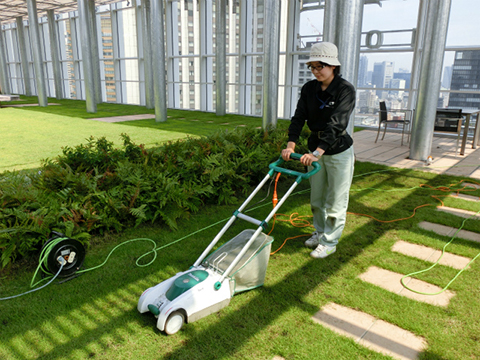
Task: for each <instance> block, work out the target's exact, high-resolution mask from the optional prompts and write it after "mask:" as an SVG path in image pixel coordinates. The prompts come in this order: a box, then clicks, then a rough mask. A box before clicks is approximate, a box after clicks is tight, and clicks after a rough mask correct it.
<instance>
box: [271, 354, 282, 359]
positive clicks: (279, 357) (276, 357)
mask: <svg viewBox="0 0 480 360" xmlns="http://www.w3.org/2000/svg"><path fill="white" fill-rule="evenodd" d="M272 360H285V358H283V357H281V356H277V355H275V356H274V357H273V359H272Z"/></svg>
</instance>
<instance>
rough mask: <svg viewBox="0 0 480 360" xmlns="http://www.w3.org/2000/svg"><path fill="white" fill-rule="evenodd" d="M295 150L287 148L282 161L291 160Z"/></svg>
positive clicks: (284, 150) (283, 151) (283, 152)
mask: <svg viewBox="0 0 480 360" xmlns="http://www.w3.org/2000/svg"><path fill="white" fill-rule="evenodd" d="M293 152H294V150H293V149H291V148H286V149H283V150H282V159H283V160H285V161H288V160H290V154H293Z"/></svg>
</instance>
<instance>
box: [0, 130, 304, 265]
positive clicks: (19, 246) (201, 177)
mask: <svg viewBox="0 0 480 360" xmlns="http://www.w3.org/2000/svg"><path fill="white" fill-rule="evenodd" d="M304 138H305V137H304ZM123 140H124V144H123V147H122V148H121V149H116V148H114V146H113V144H112V143H111V142H109V141H108V140H106V139H105V138H99V139H94V138H90V139H88V142H87V144H85V145H83V144H82V145H79V146H77V147H74V148H70V147H66V148H64V149H63V153H62V155H60V156H59V157H58V158H56V159H52V160H48V161H45V162H44V164H43V165H42V167H41V169H40V171H32V172H29V173H26V174H25V173H24V172H22V173H19V172H5V173H3V174H0V251H1V257H0V261H1V266H2V267H5V266H6V265H8V264H9V263H11V262H13V261H15V259H18V258H19V257H22V256H26V255H28V254H30V253H33V252H38V250H39V248H41V246H42V245H43V243H44V242H45V241H46V239H47V238H48V236H49V234H50V232H51V231H52V230H56V231H59V232H62V233H64V234H66V235H67V236H73V237H75V238H76V239H79V240H81V241H87V240H88V238H89V236H90V235H91V234H98V233H103V232H105V231H121V230H122V229H123V228H125V227H129V226H136V225H139V224H142V223H144V222H157V223H164V224H166V225H168V226H169V227H170V228H172V229H175V228H176V226H177V222H178V221H179V220H180V219H182V218H185V217H187V216H188V215H189V214H190V213H195V212H197V211H198V210H199V209H200V208H201V206H203V205H205V204H229V203H234V202H235V201H236V200H237V196H239V195H245V194H246V193H247V192H248V191H250V189H251V186H252V185H256V184H258V182H259V181H260V179H261V178H263V177H264V176H265V174H266V172H267V171H268V164H269V163H270V162H272V161H275V160H276V159H277V158H278V156H279V154H280V150H281V149H282V148H283V147H284V146H285V143H286V130H285V126H283V127H282V126H279V128H277V130H272V131H268V132H264V131H263V130H260V129H255V128H252V127H245V128H237V129H235V130H231V131H218V132H216V133H214V134H213V135H211V136H208V137H201V138H188V139H186V140H180V141H175V142H170V143H167V144H165V145H164V146H162V147H158V148H153V149H145V148H144V147H143V146H142V145H140V146H139V145H136V144H134V143H132V142H131V140H130V138H129V137H128V136H127V135H123ZM302 146H305V145H304V144H303V145H302Z"/></svg>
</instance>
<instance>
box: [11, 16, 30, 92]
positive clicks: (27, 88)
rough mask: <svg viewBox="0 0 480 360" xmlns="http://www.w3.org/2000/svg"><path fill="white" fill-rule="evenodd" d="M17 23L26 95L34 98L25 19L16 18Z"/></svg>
mask: <svg viewBox="0 0 480 360" xmlns="http://www.w3.org/2000/svg"><path fill="white" fill-rule="evenodd" d="M15 21H16V23H17V38H18V48H19V50H20V58H21V62H22V72H23V84H24V86H25V95H27V96H32V95H33V92H32V83H31V81H30V67H29V66H28V58H27V47H26V45H25V31H24V30H25V27H24V26H23V17H22V16H19V17H17V18H15Z"/></svg>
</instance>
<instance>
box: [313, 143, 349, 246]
mask: <svg viewBox="0 0 480 360" xmlns="http://www.w3.org/2000/svg"><path fill="white" fill-rule="evenodd" d="M318 162H319V164H320V166H321V169H320V171H319V172H318V173H316V174H315V175H313V176H312V177H311V178H310V179H309V180H310V186H311V194H310V205H311V207H312V213H313V226H314V227H315V229H316V231H317V232H318V233H319V235H320V243H321V244H323V245H327V246H336V245H337V244H338V239H340V236H341V235H342V231H343V229H344V227H345V221H346V219H347V208H348V195H349V191H350V185H351V184H352V178H353V166H354V163H355V155H354V152H353V146H352V147H350V148H349V149H347V150H345V151H344V152H342V153H340V154H336V155H323V156H322V157H321V158H320V159H319V160H318Z"/></svg>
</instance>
